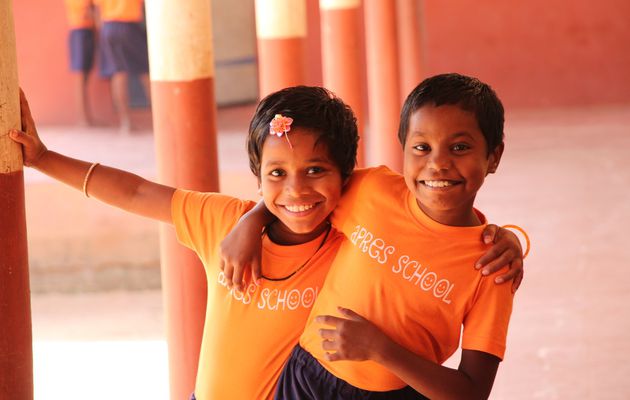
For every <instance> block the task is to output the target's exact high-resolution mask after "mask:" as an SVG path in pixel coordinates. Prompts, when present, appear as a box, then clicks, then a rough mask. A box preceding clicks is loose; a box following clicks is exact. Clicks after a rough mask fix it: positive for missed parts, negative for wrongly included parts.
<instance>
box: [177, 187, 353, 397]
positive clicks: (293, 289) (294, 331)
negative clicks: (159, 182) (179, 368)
mask: <svg viewBox="0 0 630 400" xmlns="http://www.w3.org/2000/svg"><path fill="white" fill-rule="evenodd" d="M254 205H255V203H253V202H251V201H243V200H239V199H235V198H233V197H229V196H224V195H221V194H215V193H199V192H189V191H183V190H177V191H176V192H175V194H174V195H173V200H172V207H171V211H172V216H173V223H174V225H175V229H176V232H177V238H178V240H179V241H180V242H181V243H182V244H184V245H185V246H187V247H189V248H191V249H192V250H194V251H195V252H196V253H197V254H198V255H199V258H200V259H201V261H202V262H203V265H204V267H205V270H206V276H207V280H208V303H207V307H206V321H205V325H204V331H203V340H202V344H201V352H200V355H199V367H198V371H197V382H196V385H195V396H196V398H197V399H198V400H214V399H230V400H239V399H243V400H252V399H267V398H272V397H273V394H274V391H275V387H276V383H277V381H278V378H279V376H280V372H281V371H282V367H283V366H284V363H285V361H286V360H287V359H288V358H289V354H290V353H291V350H292V349H293V347H295V345H296V344H297V342H298V338H299V336H300V334H301V333H302V331H303V330H304V324H305V322H306V318H307V317H308V315H309V312H310V310H311V307H312V305H313V303H314V301H315V298H316V297H317V295H318V293H319V291H320V290H321V286H322V285H323V282H324V278H325V277H326V274H327V272H328V269H329V267H330V264H331V262H332V260H333V258H334V256H335V254H336V252H337V249H338V247H339V244H340V242H341V240H342V239H343V236H342V235H341V234H340V233H338V232H337V231H335V230H334V229H332V230H331V231H330V233H329V234H328V237H327V239H326V241H325V243H324V244H323V246H321V248H320V245H321V244H322V242H323V240H324V237H325V236H326V235H325V234H322V235H321V236H320V237H318V238H317V239H315V240H313V241H311V242H308V243H304V244H301V245H295V246H279V245H276V244H274V243H273V242H271V241H270V240H269V239H268V238H267V236H265V237H264V239H263V254H262V268H263V274H264V275H265V276H268V277H271V278H278V277H284V276H287V275H289V274H290V273H291V272H293V271H295V270H296V269H297V268H298V267H300V266H301V265H304V267H303V268H302V269H301V270H299V272H297V273H296V274H295V275H294V276H292V277H291V278H289V279H287V280H284V281H278V282H272V281H268V280H263V283H262V284H261V285H260V286H259V287H256V286H255V285H254V284H251V285H249V287H248V288H247V289H246V290H245V292H244V293H243V294H240V293H238V292H234V291H232V290H229V289H228V288H227V286H226V280H225V276H224V275H223V273H222V272H221V271H220V269H219V257H218V251H219V244H220V242H221V240H222V239H223V238H224V237H225V235H226V234H227V233H228V232H229V231H230V230H231V229H232V227H233V226H234V225H236V223H237V222H238V220H239V218H240V217H241V216H242V215H243V214H244V213H245V212H247V211H248V210H249V209H251V208H252V207H253V206H254ZM305 263H306V264H305Z"/></svg>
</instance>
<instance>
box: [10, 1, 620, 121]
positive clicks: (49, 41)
mask: <svg viewBox="0 0 630 400" xmlns="http://www.w3.org/2000/svg"><path fill="white" fill-rule="evenodd" d="M307 4H308V7H309V8H308V9H309V12H310V13H311V16H310V19H309V26H308V31H309V40H308V43H309V50H308V52H309V54H310V55H311V57H312V61H311V62H309V63H307V65H309V70H308V74H309V79H308V82H307V83H308V84H319V83H321V65H320V56H319V41H320V39H319V33H320V31H319V26H318V24H317V15H318V9H317V0H308V3H307ZM423 4H424V8H423V13H424V16H423V41H424V43H425V48H424V60H425V65H426V70H427V71H428V73H429V74H435V73H439V72H447V71H458V72H463V73H466V74H471V75H475V76H478V77H480V78H481V79H483V80H486V81H488V82H489V83H490V84H492V86H493V87H494V88H495V89H496V90H497V91H498V93H499V95H500V96H501V98H502V99H503V100H504V102H505V103H506V105H507V106H509V107H522V106H524V107H538V106H564V105H589V104H602V103H628V102H630V22H629V21H630V1H628V0H600V1H598V2H594V1H586V0H573V1H566V0H529V1H527V2H511V1H504V0H485V1H483V2H481V1H474V0H451V1H449V2H443V1H432V0H425V1H423ZM13 7H14V14H15V21H16V36H17V44H18V62H19V74H20V82H21V85H22V86H23V88H24V89H25V91H26V92H27V95H28V96H29V99H30V101H31V105H32V108H33V112H34V113H35V116H36V118H37V120H38V121H39V122H40V123H44V124H69V123H72V122H73V121H74V115H75V108H74V107H75V106H74V100H73V98H74V97H73V87H72V81H71V75H70V73H69V72H68V68H67V50H66V20H65V14H64V10H63V2H61V1H54V2H49V1H41V0H39V1H38V0H19V1H18V0H13ZM367 29H369V27H367ZM401 57H404V55H401ZM93 78H94V79H92V82H91V85H92V86H91V88H90V89H91V95H92V100H93V103H94V108H95V114H96V116H97V117H98V118H100V119H101V120H105V121H113V112H112V106H111V100H110V96H109V88H108V86H107V85H106V83H105V82H104V81H102V80H100V79H99V78H98V77H96V76H93Z"/></svg>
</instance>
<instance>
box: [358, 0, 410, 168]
mask: <svg viewBox="0 0 630 400" xmlns="http://www.w3.org/2000/svg"><path fill="white" fill-rule="evenodd" d="M364 12H365V42H366V43H365V46H366V58H367V77H368V110H369V114H370V115H369V136H368V137H367V140H366V142H367V147H368V151H367V161H368V163H369V164H371V165H374V164H385V165H387V166H389V167H390V168H392V169H394V170H396V171H399V172H401V171H402V151H401V148H400V144H399V143H398V139H397V136H396V134H397V132H398V119H399V114H400V106H401V102H400V90H399V88H398V85H399V79H398V49H397V44H396V43H397V40H396V7H395V2H393V1H366V2H365V4H364Z"/></svg>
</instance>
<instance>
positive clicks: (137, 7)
mask: <svg viewBox="0 0 630 400" xmlns="http://www.w3.org/2000/svg"><path fill="white" fill-rule="evenodd" d="M94 4H95V5H96V6H98V9H99V13H100V18H101V21H103V22H109V21H118V22H140V21H142V18H143V13H142V7H143V5H144V0H94Z"/></svg>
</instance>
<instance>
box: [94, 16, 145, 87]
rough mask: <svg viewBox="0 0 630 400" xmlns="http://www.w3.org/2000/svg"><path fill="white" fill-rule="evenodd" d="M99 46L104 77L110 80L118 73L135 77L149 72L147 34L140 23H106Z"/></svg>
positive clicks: (101, 70) (101, 69)
mask: <svg viewBox="0 0 630 400" xmlns="http://www.w3.org/2000/svg"><path fill="white" fill-rule="evenodd" d="M99 44H100V53H99V55H100V73H101V76H102V77H105V78H109V77H111V76H112V75H114V74H115V73H117V72H127V73H130V74H134V75H142V74H146V73H148V72H149V54H148V52H147V33H146V31H145V30H144V28H143V27H142V25H140V23H137V22H117V21H109V22H105V23H104V24H103V29H101V40H100V42H99Z"/></svg>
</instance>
